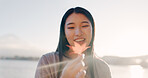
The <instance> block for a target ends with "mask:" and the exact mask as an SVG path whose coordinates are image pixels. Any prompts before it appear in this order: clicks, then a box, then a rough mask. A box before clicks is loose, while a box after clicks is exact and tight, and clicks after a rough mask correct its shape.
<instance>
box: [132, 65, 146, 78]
mask: <svg viewBox="0 0 148 78" xmlns="http://www.w3.org/2000/svg"><path fill="white" fill-rule="evenodd" d="M130 72H131V78H143V72H144V70H143V68H142V67H141V66H139V65H134V66H130Z"/></svg>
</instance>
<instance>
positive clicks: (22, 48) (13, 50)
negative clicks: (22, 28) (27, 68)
mask: <svg viewBox="0 0 148 78" xmlns="http://www.w3.org/2000/svg"><path fill="white" fill-rule="evenodd" d="M42 53H43V51H41V50H40V49H39V48H37V47H35V46H34V45H33V44H30V43H29V42H27V41H24V40H22V39H20V38H19V37H17V36H16V35H13V34H7V35H3V36H0V57H2V56H16V55H17V56H38V57H39V56H41V55H42Z"/></svg>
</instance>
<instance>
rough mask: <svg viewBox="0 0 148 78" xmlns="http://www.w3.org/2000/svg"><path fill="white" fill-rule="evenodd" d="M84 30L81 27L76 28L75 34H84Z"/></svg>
mask: <svg viewBox="0 0 148 78" xmlns="http://www.w3.org/2000/svg"><path fill="white" fill-rule="evenodd" d="M82 33H83V32H82V30H81V29H80V28H76V30H75V35H76V36H81V35H82Z"/></svg>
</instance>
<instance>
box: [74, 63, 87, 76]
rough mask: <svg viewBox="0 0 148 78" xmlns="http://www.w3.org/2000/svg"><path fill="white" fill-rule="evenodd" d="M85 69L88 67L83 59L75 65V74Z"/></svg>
mask: <svg viewBox="0 0 148 78" xmlns="http://www.w3.org/2000/svg"><path fill="white" fill-rule="evenodd" d="M84 69H86V67H85V63H84V62H83V61H81V62H79V63H78V64H77V65H76V66H74V68H73V71H74V73H75V74H77V73H78V72H80V71H83V70H84Z"/></svg>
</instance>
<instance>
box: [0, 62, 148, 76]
mask: <svg viewBox="0 0 148 78" xmlns="http://www.w3.org/2000/svg"><path fill="white" fill-rule="evenodd" d="M37 63H38V61H22V60H0V78H34V74H35V70H36V67H37ZM110 69H111V73H112V78H148V69H143V68H142V67H141V66H139V65H133V66H114V65H110Z"/></svg>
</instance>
